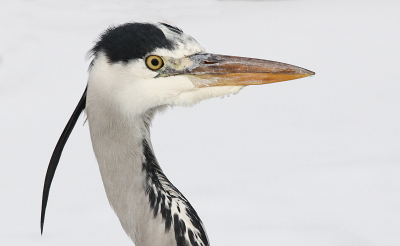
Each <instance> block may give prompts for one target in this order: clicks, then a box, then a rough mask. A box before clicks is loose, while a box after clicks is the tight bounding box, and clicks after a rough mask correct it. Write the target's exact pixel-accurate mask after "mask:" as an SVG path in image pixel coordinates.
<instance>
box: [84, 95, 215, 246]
mask: <svg viewBox="0 0 400 246" xmlns="http://www.w3.org/2000/svg"><path fill="white" fill-rule="evenodd" d="M89 92H90V91H89ZM89 96H90V94H89ZM93 106H95V107H93ZM86 110H87V115H88V122H89V127H90V134H91V138H92V144H93V149H94V152H95V155H96V158H97V161H98V163H99V168H100V172H101V176H102V179H103V183H104V187H105V190H106V194H107V198H108V200H109V202H110V204H111V206H112V207H113V209H114V211H115V213H116V214H117V216H118V217H119V220H120V222H121V225H122V227H123V228H124V230H125V232H126V233H127V234H128V235H129V236H130V237H131V238H132V240H133V241H134V242H135V244H136V245H137V246H153V245H163V246H164V245H165V246H167V245H168V246H170V245H171V246H175V245H176V246H191V245H193V246H194V245H198V246H201V245H203V246H207V245H209V243H208V238H207V235H206V232H205V230H204V227H203V224H202V222H201V220H200V218H199V217H198V215H197V213H196V211H195V210H194V209H193V208H192V206H191V205H190V203H189V201H188V200H187V199H186V198H185V197H184V196H183V195H182V193H181V192H179V190H178V189H177V188H176V187H175V186H174V185H173V184H172V183H171V182H170V181H169V180H168V179H167V177H166V176H165V175H164V173H163V171H162V169H161V168H160V166H159V164H158V162H157V159H156V157H155V155H154V152H153V148H152V145H151V141H150V131H149V126H150V122H151V119H152V117H153V114H154V111H155V110H154V109H153V110H149V111H147V112H146V113H144V114H142V115H138V116H134V117H126V116H124V115H122V114H118V113H117V110H113V109H108V110H107V107H104V108H99V105H98V104H97V103H96V102H94V101H91V100H90V97H88V101H87V108H86Z"/></svg>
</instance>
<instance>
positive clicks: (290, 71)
mask: <svg viewBox="0 0 400 246" xmlns="http://www.w3.org/2000/svg"><path fill="white" fill-rule="evenodd" d="M92 53H93V56H94V58H93V61H92V65H91V68H90V73H89V81H88V103H89V104H90V100H92V99H93V100H96V99H99V98H100V99H101V100H102V101H103V102H105V103H106V104H107V105H115V106H116V107H117V108H119V109H121V110H122V112H124V113H129V114H132V113H133V114H141V113H144V112H146V111H147V110H148V109H151V108H156V107H160V106H164V105H170V106H190V105H193V104H196V103H198V102H200V101H202V100H205V99H208V98H213V97H222V96H225V95H229V94H236V93H238V92H239V91H240V90H241V89H242V88H243V87H244V86H247V85H256V84H267V83H273V82H279V81H285V80H292V79H297V78H302V77H307V76H310V75H313V74H314V73H313V72H311V71H309V70H306V69H303V68H300V67H296V66H293V65H289V64H284V63H279V62H274V61H267V60H260V59H253V58H244V57H235V56H224V55H217V54H210V53H205V50H204V48H202V47H201V46H200V44H199V43H198V42H197V41H196V40H195V39H193V38H192V37H191V36H189V35H186V34H185V33H183V32H182V31H181V30H180V29H178V28H176V27H173V26H170V25H168V24H164V23H159V24H148V23H127V24H124V25H121V26H118V27H113V28H109V29H108V30H106V32H105V33H103V34H102V35H101V37H100V40H99V41H98V42H97V43H96V45H95V46H94V48H93V50H92Z"/></svg>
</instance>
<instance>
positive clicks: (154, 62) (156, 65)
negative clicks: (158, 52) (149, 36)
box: [146, 55, 164, 70]
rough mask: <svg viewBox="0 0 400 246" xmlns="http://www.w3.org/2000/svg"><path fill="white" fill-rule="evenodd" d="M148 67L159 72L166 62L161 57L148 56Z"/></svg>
mask: <svg viewBox="0 0 400 246" xmlns="http://www.w3.org/2000/svg"><path fill="white" fill-rule="evenodd" d="M146 66H147V67H148V68H149V69H151V70H158V69H160V68H162V66H164V61H163V60H162V59H161V57H159V56H154V55H151V56H148V57H147V58H146Z"/></svg>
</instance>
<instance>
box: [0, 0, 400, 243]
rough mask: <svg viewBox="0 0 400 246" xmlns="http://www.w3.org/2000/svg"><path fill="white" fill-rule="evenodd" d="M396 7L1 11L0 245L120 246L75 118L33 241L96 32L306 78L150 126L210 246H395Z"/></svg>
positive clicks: (398, 175)
mask: <svg viewBox="0 0 400 246" xmlns="http://www.w3.org/2000/svg"><path fill="white" fill-rule="evenodd" d="M399 13H400V2H399V1H161V0H160V1H156V0H154V1H152V0H148V1H134V0H109V1H105V0H102V1H99V0H96V1H95V0H86V1H82V0H72V1H51V0H47V1H39V0H38V1H21V0H9V1H7V0H2V1H1V7H0V33H1V34H0V115H1V116H0V117H1V118H0V136H1V140H0V149H1V154H0V165H1V171H0V194H1V200H0V244H1V245H18V246H20V245H40V246H45V245H96V246H100V245H121V246H122V245H127V246H128V245H132V243H131V241H130V239H129V238H128V237H127V236H126V235H125V233H124V232H123V230H122V228H121V226H120V225H119V221H118V219H117V217H116V216H115V215H114V213H113V211H112V210H111V209H110V207H109V205H108V201H107V199H106V196H105V193H104V190H103V185H102V182H101V178H100V174H99V171H98V167H97V163H96V161H95V158H94V155H93V151H92V149H91V143H90V138H89V133H88V126H87V124H84V117H81V118H80V120H79V121H78V123H77V126H76V128H75V130H74V131H73V133H72V135H71V137H70V140H69V142H68V143H67V145H66V148H65V150H64V153H63V156H62V158H61V162H60V164H59V168H58V170H57V172H56V175H55V179H54V182H53V185H52V189H51V192H50V198H49V204H48V209H47V216H46V223H45V227H44V234H43V236H40V229H39V221H40V206H41V196H42V186H43V180H44V176H45V173H46V169H47V164H48V161H49V159H50V156H51V153H52V151H53V148H54V146H55V144H56V142H57V140H58V137H59V136H60V134H61V132H62V130H63V128H64V126H65V124H66V122H67V120H68V119H69V117H70V115H71V113H72V111H73V109H74V108H75V106H76V104H77V102H78V100H79V98H80V96H81V94H82V92H83V90H84V88H85V84H86V79H87V67H88V63H89V62H88V61H86V60H85V54H86V52H87V51H88V50H89V49H90V48H91V47H92V45H93V41H94V40H96V39H97V37H98V35H99V34H100V33H101V32H102V31H103V30H104V29H105V28H107V27H108V26H109V25H111V24H120V23H124V22H129V21H150V22H157V21H163V22H167V23H170V24H173V25H176V26H178V27H180V28H182V29H183V30H184V31H185V32H186V33H188V34H190V35H192V36H193V37H194V38H196V39H197V40H198V41H199V42H200V43H201V44H202V45H203V46H204V47H205V48H206V49H207V51H208V52H213V53H220V54H227V55H228V54H229V55H238V56H248V57H255V58H263V59H269V60H277V61H281V62H286V63H290V64H294V65H297V66H301V67H304V68H307V69H310V70H312V71H315V72H316V75H315V76H314V77H311V78H304V79H299V80H294V81H288V82H283V83H276V84H270V85H264V86H249V87H247V88H245V89H244V90H242V91H241V92H240V93H239V94H238V95H236V96H231V97H229V98H225V99H223V100H221V99H212V100H209V101H206V102H202V103H200V104H199V105H197V106H195V107H192V108H174V109H172V110H168V111H167V112H166V113H163V114H162V115H158V116H157V117H156V119H155V121H154V124H153V127H152V139H153V145H154V148H155V152H156V155H157V157H158V160H159V162H160V163H161V166H162V167H163V169H164V171H165V173H166V175H167V176H168V177H169V179H170V180H171V181H172V182H173V183H174V184H175V185H176V186H177V187H178V188H179V189H180V190H181V191H182V192H183V194H185V196H186V197H187V198H188V199H189V200H190V201H191V203H192V205H193V206H194V207H195V209H196V210H197V211H198V213H199V215H200V217H201V218H202V220H203V222H204V223H205V226H206V229H207V232H208V235H209V238H210V241H211V244H212V245H231V246H233V245H238V246H239V245H291V246H292V245H296V246H297V245H316V246H327V245H333V246H337V245H351V246H354V245H363V246H364V245H367V246H370V245H371V246H372V245H374V246H375V245H376V246H388V245H400V31H399V30H400V14H399Z"/></svg>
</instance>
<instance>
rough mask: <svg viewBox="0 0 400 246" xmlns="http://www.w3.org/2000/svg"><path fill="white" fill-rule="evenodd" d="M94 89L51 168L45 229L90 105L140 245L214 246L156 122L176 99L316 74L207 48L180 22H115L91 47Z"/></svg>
mask: <svg viewBox="0 0 400 246" xmlns="http://www.w3.org/2000/svg"><path fill="white" fill-rule="evenodd" d="M91 54H92V56H93V59H92V62H91V64H90V68H89V78H88V83H87V86H86V89H85V91H84V93H83V96H82V98H81V100H80V101H79V103H78V105H77V107H76V109H75V111H74V112H73V114H72V116H71V118H70V120H69V122H68V123H67V125H66V127H65V129H64V131H63V133H62V134H61V137H60V139H59V141H58V143H57V145H56V147H55V150H54V152H53V155H52V157H51V160H50V163H49V167H48V170H47V173H46V178H45V183H44V188H43V197H42V211H41V212H42V213H41V224H40V225H41V232H42V233H43V224H44V218H45V211H46V206H47V200H48V195H49V190H50V185H51V182H52V180H53V176H54V173H55V170H56V168H57V165H58V162H59V159H60V156H61V153H62V150H63V147H64V145H65V143H66V141H67V139H68V137H69V135H70V133H71V131H72V129H73V127H74V125H75V123H76V121H77V119H78V117H79V115H80V114H81V112H82V111H84V110H85V112H86V115H87V121H88V124H89V130H90V136H91V140H92V145H93V150H94V153H95V156H96V159H97V162H98V164H99V169H100V173H101V177H102V180H103V184H104V188H105V191H106V194H107V198H108V200H109V202H110V205H111V207H112V208H113V209H114V211H115V213H116V215H117V216H118V218H119V221H120V223H121V225H122V227H123V229H124V230H125V232H126V233H127V234H128V235H129V237H130V238H131V239H132V240H133V242H134V243H135V245H137V246H155V245H159V246H173V245H174V246H175V245H176V246H201V245H202V246H206V245H209V240H208V238H207V234H206V231H205V229H204V226H203V223H202V221H201V220H200V218H199V216H198V214H197V213H196V211H195V210H194V209H193V207H192V206H191V204H190V203H189V201H188V200H187V199H186V198H185V197H184V196H183V194H182V193H181V192H180V191H179V190H178V189H177V188H176V187H175V186H174V185H173V184H172V183H171V182H170V181H169V180H168V178H167V177H166V176H165V174H164V173H163V171H162V169H161V168H160V166H159V164H158V162H157V159H156V157H155V155H154V152H153V147H152V144H151V141H150V129H149V126H150V122H151V120H152V118H153V116H154V114H155V113H156V112H157V111H160V110H163V109H165V108H166V107H168V106H190V105H194V104H196V103H198V102H200V101H202V100H205V99H209V98H213V97H221V96H225V95H229V94H236V93H238V92H239V91H240V90H241V89H242V88H243V87H244V86H247V85H258V84H267V83H273V82H279V81H286V80H292V79H297V78H302V77H307V76H310V75H313V74H314V72H312V71H309V70H307V69H304V68H300V67H297V66H293V65H289V64H284V63H280V62H274V61H268V60H260V59H254V58H245V57H235V56H226V55H218V54H211V53H205V50H204V49H203V48H202V46H200V45H199V43H197V41H196V40H195V39H193V38H192V37H191V36H189V35H186V34H185V33H183V31H182V30H181V29H179V28H177V27H174V26H171V25H168V24H165V23H157V24H150V23H126V24H123V25H120V26H117V27H111V28H109V29H107V30H106V31H105V32H104V33H103V34H102V35H101V36H100V38H99V40H98V41H97V42H96V44H95V45H94V47H93V49H92V50H91Z"/></svg>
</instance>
